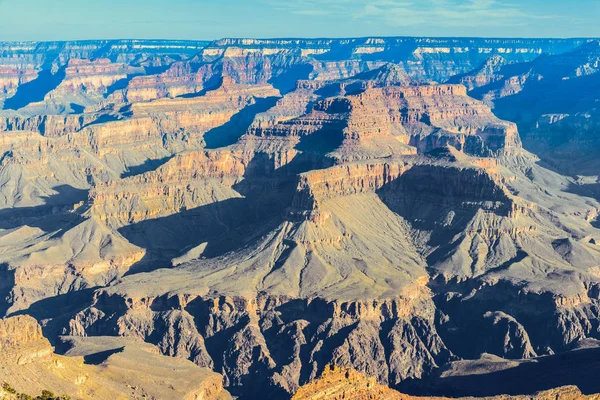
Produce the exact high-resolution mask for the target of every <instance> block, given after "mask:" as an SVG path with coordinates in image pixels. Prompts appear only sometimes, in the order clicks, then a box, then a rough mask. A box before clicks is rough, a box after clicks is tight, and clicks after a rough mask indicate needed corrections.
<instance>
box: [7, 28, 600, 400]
mask: <svg viewBox="0 0 600 400" xmlns="http://www.w3.org/2000/svg"><path fill="white" fill-rule="evenodd" d="M0 47H1V49H2V52H0V54H2V56H1V57H0V71H6V73H5V74H0V76H1V78H0V96H1V100H0V101H2V110H0V130H1V131H2V132H0V314H1V315H3V316H4V315H6V316H12V315H13V314H23V315H30V316H31V317H35V319H37V320H39V321H40V322H41V324H42V325H41V326H42V329H43V334H44V335H45V336H46V337H47V339H48V340H49V343H52V344H53V345H54V344H56V345H57V348H58V347H60V346H59V344H60V342H59V337H60V336H64V335H67V336H68V337H69V339H68V340H67V341H68V342H69V343H71V344H72V345H73V346H75V348H76V349H77V347H78V346H79V350H73V351H71V352H70V353H69V351H70V350H69V351H67V350H64V352H67V356H69V354H70V356H71V357H75V356H84V357H86V356H88V355H91V354H96V353H98V352H101V351H100V350H99V349H100V348H102V349H104V350H103V351H105V350H106V351H107V350H114V349H115V348H121V347H123V346H122V345H119V346H117V345H116V344H115V342H113V341H114V340H129V341H134V342H137V343H138V345H140V343H141V344H142V346H146V347H144V348H151V349H153V350H152V351H151V352H154V353H159V354H154V355H153V356H152V357H159V358H160V357H166V356H169V357H170V358H167V359H168V360H170V362H173V363H176V364H173V365H174V366H173V367H172V368H175V369H176V370H177V368H181V370H182V371H188V372H189V373H190V375H189V377H190V379H189V380H186V381H185V382H184V384H182V385H183V386H181V390H179V388H178V387H177V385H174V386H173V387H175V388H176V389H177V390H176V389H173V390H175V391H176V392H177V394H173V393H171V392H169V393H168V394H165V393H166V392H161V390H162V389H161V388H163V389H164V388H165V387H167V388H168V387H170V386H169V385H172V384H171V383H170V381H169V382H166V381H165V382H166V383H165V384H164V385H162V384H161V385H158V386H151V388H150V389H148V390H149V391H151V392H152V393H155V394H154V396H158V397H157V398H161V397H160V396H167V395H170V396H175V397H168V398H178V397H177V396H181V397H182V398H219V397H211V396H221V395H222V394H221V392H222V389H223V388H222V385H224V386H225V388H226V389H227V390H229V391H230V392H231V394H232V395H234V396H240V397H241V398H263V397H264V398H267V397H268V398H273V399H279V398H281V399H287V398H290V397H291V396H293V395H294V393H296V396H305V397H297V398H315V397H314V396H317V395H319V393H328V394H331V396H338V394H339V392H340V390H341V391H342V393H343V392H344V391H347V390H346V389H345V388H352V390H354V389H357V390H358V391H357V393H359V394H358V395H357V396H358V397H356V398H357V399H362V398H373V397H368V396H370V395H371V394H373V393H378V394H377V395H383V396H392V397H386V398H394V397H393V396H400V397H398V398H410V397H406V396H408V395H406V396H405V395H404V394H400V392H403V393H404V392H405V393H410V394H414V395H421V394H432V393H433V394H436V395H439V396H442V397H443V396H448V397H456V396H458V395H460V396H470V395H477V396H496V395H502V394H507V393H508V394H515V395H533V394H534V393H536V392H540V391H542V394H540V395H538V396H542V397H539V398H540V399H541V398H547V397H543V396H553V395H555V394H556V395H560V396H563V393H565V394H564V396H567V397H564V398H576V395H578V394H580V393H585V394H589V393H593V392H600V388H596V387H595V386H594V384H593V382H595V381H596V380H594V379H588V375H586V374H583V375H581V376H578V377H574V376H573V375H572V374H571V375H570V374H563V373H562V372H560V371H563V370H561V369H560V368H558V367H557V365H559V364H560V360H562V359H563V358H562V357H567V358H568V360H575V361H573V362H578V363H580V364H581V365H589V362H590V361H589V360H590V359H593V356H594V354H595V353H594V351H595V350H594V349H593V347H594V346H595V340H596V339H600V335H599V333H598V329H597V327H598V325H599V324H600V321H599V319H598V315H599V311H598V310H599V309H598V306H599V303H598V301H599V296H600V290H599V288H600V285H599V284H600V272H599V271H600V269H599V268H600V249H598V248H597V244H596V243H597V241H598V240H600V231H598V230H597V223H596V220H597V217H598V210H600V204H599V203H598V201H597V200H596V197H597V190H596V189H597V188H596V184H597V179H596V178H597V175H598V172H597V170H594V168H595V167H594V165H595V164H594V163H592V162H590V163H585V162H579V163H577V165H575V163H573V166H572V167H573V168H576V167H577V168H580V167H585V169H584V170H585V174H583V172H582V173H581V174H580V176H576V177H573V176H572V174H566V172H564V171H566V169H564V168H563V167H564V166H565V165H566V162H564V160H565V159H566V158H568V157H572V158H577V157H584V156H585V157H587V158H585V157H584V158H585V159H589V160H591V159H593V154H595V153H594V151H595V150H594V147H593V145H594V143H595V142H594V134H593V132H594V131H593V128H594V126H596V125H595V124H596V122H595V121H596V114H597V113H596V112H595V109H594V108H593V104H594V101H595V97H594V96H595V93H596V92H594V88H595V86H594V84H595V82H596V80H597V69H598V65H597V64H598V62H597V57H596V52H597V43H596V42H594V41H584V40H541V39H540V40H537V39H536V40H534V39H531V40H529V39H528V40H525V39H523V40H512V39H511V40H508V39H427V38H371V39H369V38H367V39H323V40H312V39H293V40H292V39H289V40H259V39H223V40H218V41H215V42H212V43H202V42H172V41H147V42H146V41H108V42H67V43H54V44H50V43H43V44H34V43H12V44H1V45H0ZM575 89H578V90H577V91H575ZM567 95H572V96H575V97H576V98H577V102H575V103H573V102H570V100H569V101H567V100H565V99H568V97H566V96H567ZM524 132H525V134H523V133H524ZM522 136H523V138H524V140H523V143H524V146H525V148H524V147H523V144H522V140H521V137H522ZM537 149H540V151H539V156H540V157H542V160H541V161H540V158H539V157H538V155H536V154H533V153H531V152H529V151H528V150H532V151H536V150H537ZM588 153H589V155H588ZM561 157H562V158H561ZM577 159H578V158H577ZM560 160H563V162H562V164H561V163H560V162H559V161H560ZM551 161H552V162H554V164H552V165H553V168H550V169H549V168H547V163H548V162H551ZM559 167H560V168H559ZM584 170H578V171H584ZM563 173H565V174H566V175H565V174H563ZM16 318H27V317H25V316H19V317H16ZM30 320H31V318H30ZM7 321H8V320H7ZM23 321H26V320H23ZM17 322H19V323H21V322H22V321H21V320H18V321H17ZM30 322H31V321H30ZM11 323H12V322H11ZM26 325H27V324H26ZM2 326H3V325H0V342H1V343H2V345H4V342H3V341H2V340H4V339H2V337H3V336H2V335H3V333H2V332H3V331H2V328H1V327H2ZM7 326H8V325H7ZM27 326H29V325H27ZM31 326H32V327H31V328H29V327H25V326H24V327H23V328H22V330H23V332H25V333H26V334H24V337H29V336H32V337H33V336H35V335H38V336H39V335H41V333H42V331H41V330H40V329H39V327H38V326H37V325H36V324H33V325H31ZM19 329H21V328H19ZM19 329H13V328H10V329H9V328H6V329H5V331H6V332H8V333H7V334H6V335H8V336H11V337H12V336H14V335H15V334H18V330H19ZM9 331H10V332H9ZM36 337H37V336H36ZM95 337H103V338H95ZM104 337H112V338H104ZM116 337H118V338H116ZM7 340H8V339H7ZM10 340H13V339H10ZM36 340H37V339H36ZM88 340H91V341H92V342H93V343H92V342H89V341H88ZM94 340H95V342H94ZM39 341H40V343H42V342H43V344H44V346H45V347H44V346H42V347H43V348H42V347H40V348H42V350H43V351H42V353H43V352H44V351H46V350H48V349H49V347H48V346H49V343H48V341H47V340H46V339H43V338H42V337H41V336H39ZM144 342H146V345H144V344H143V343H144ZM36 343H37V342H36ZM115 346H116V347H115ZM129 346H130V347H129V350H128V348H127V346H125V350H124V351H123V352H121V353H119V354H120V355H119V356H117V355H116V354H115V355H111V357H109V361H110V360H112V362H113V363H116V364H112V366H113V367H112V368H114V369H115V370H116V369H117V368H121V367H122V366H123V365H124V364H123V363H125V364H126V363H127V362H128V359H129V358H130V357H131V358H132V359H135V362H134V364H132V365H133V367H131V365H130V366H129V367H131V368H133V369H136V368H142V371H147V372H148V373H149V374H151V375H152V376H160V375H161V374H163V372H164V371H162V370H161V371H162V372H161V371H158V370H154V369H152V368H153V367H152V366H149V365H148V364H149V363H165V365H167V366H168V368H171V366H170V365H171V364H168V363H167V362H166V361H164V360H165V358H162V359H161V360H163V361H157V359H155V358H152V357H150V356H149V355H147V354H150V353H148V352H147V351H146V350H143V349H140V348H138V347H136V346H133V345H129ZM132 346H133V347H132ZM92 347H93V348H94V349H96V350H97V351H96V350H94V352H91V351H92V350H90V348H92ZM576 348H577V349H580V351H577V352H575V351H573V352H571V350H573V349H576ZM590 348H591V349H590ZM82 349H83V350H82ZM59 350H60V349H59ZM61 351H63V350H61ZM140 352H141V353H140ZM144 352H145V353H144ZM33 353H35V354H38V353H36V352H33ZM46 353H48V357H50V359H49V360H50V361H48V360H46V361H44V362H54V361H52V360H54V358H52V357H57V356H55V355H53V354H52V351H51V348H50V350H49V351H46ZM40 354H41V353H40ZM44 354H45V353H44ZM41 355H43V354H41ZM571 357H573V358H571ZM42 358H43V357H42ZM67 359H69V358H67ZM173 360H174V361H173ZM532 360H534V361H532ZM184 361H185V363H184V364H185V365H184V364H177V363H179V362H184ZM61 362H63V361H61ZM64 362H71V361H64ZM194 364H195V365H194ZM44 365H45V364H44ZM329 365H335V366H338V367H339V368H343V369H334V370H330V369H328V366H329ZM129 367H128V368H129ZM131 368H130V369H131ZM144 368H149V369H148V370H146V369H144ZM165 368H167V367H165ZM168 368H167V369H168ZM209 368H210V369H212V370H213V371H214V372H217V373H218V374H221V375H217V374H214V373H210V372H208V370H207V369H209ZM351 369H353V370H356V371H357V372H354V371H352V370H351ZM105 370H106V371H109V372H107V374H108V375H109V376H105V377H104V378H106V379H109V378H110V379H114V376H113V375H111V373H112V372H110V371H112V370H111V368H110V365H109V368H108V369H106V368H105ZM588 370H589V371H590V374H591V373H593V372H594V369H593V365H590V366H589V368H588V369H586V371H588ZM165 371H166V370H165ZM548 371H558V372H556V373H555V374H554V375H552V377H553V378H552V379H553V380H555V382H552V383H551V386H548V383H544V382H541V381H540V380H539V379H534V378H535V377H536V376H542V377H543V376H547V375H546V374H547V373H550V372H548ZM525 372H526V373H525ZM563 372H564V371H563ZM90 373H91V372H90ZM94 373H96V372H94ZM164 373H166V372H164ZM185 373H187V372H185ZM18 374H19V372H18V371H17V372H15V374H14V375H12V376H13V377H14V379H17V377H18V376H19V375H18ZM196 374H197V375H196ZM493 374H500V376H501V377H505V376H506V379H505V381H510V382H513V383H511V386H506V387H502V386H498V385H493V384H491V383H489V382H488V383H485V382H487V381H485V379H493V377H494V376H497V375H493ZM167 375H168V374H167ZM61 376H62V375H61ZM65 376H66V375H65ZM135 376H137V375H132V378H131V379H133V380H134V381H135V379H137V378H135ZM169 376H171V375H169ZM364 376H366V377H368V378H365V377H364ZM195 377H199V378H198V379H195ZM319 377H322V378H320V380H317V381H316V382H315V383H314V384H311V383H310V382H311V381H313V380H315V379H319ZM519 377H521V378H519ZM104 378H102V379H104ZM134 378H135V379H134ZM192 378H194V379H192ZM48 379H50V378H48ZM61 379H62V378H61ZM68 379H71V378H70V375H69V378H68ZM98 379H100V378H98ZM169 379H171V378H169ZM50 380H51V379H50ZM50 380H49V381H48V382H50ZM221 381H222V384H221ZM346 381H347V382H346ZM18 382H21V381H15V385H18V384H19V383H18ZM103 382H105V381H103ZM106 382H108V380H107V381H106ZM132 382H133V381H128V380H126V381H122V380H119V381H118V383H114V384H108V383H107V385H109V386H110V388H111V389H110V390H108V389H107V390H108V391H107V392H106V393H104V392H103V393H104V394H103V396H104V395H106V396H108V397H111V398H115V396H117V394H118V393H121V390H122V387H123V386H122V385H125V386H127V385H133V386H135V385H136V384H134V383H132ZM194 382H199V384H200V383H202V382H208V383H207V384H206V385H204V386H202V385H200V386H197V385H195V384H194ZM465 382H466V383H465ZM472 382H473V383H472ZM477 382H479V383H477ZM481 382H484V383H481ZM307 384H308V386H305V385H307ZM111 385H113V386H111ZM115 385H116V386H115ZM119 385H121V386H119ZM347 385H349V386H347ZM569 385H578V386H579V388H580V389H581V392H579V391H577V389H574V388H569V387H567V388H565V389H557V391H556V392H554V391H552V390H553V388H555V387H562V386H569ZM90 387H91V386H90ZM140 387H142V388H145V386H140ZM301 387H302V389H299V388H301ZM388 387H389V388H392V389H394V390H395V389H398V390H400V392H394V391H393V390H392V389H388ZM42 389H43V388H40V390H42ZM67 389H68V390H67ZM359 389H360V390H359ZM363 389H364V390H366V392H364V395H363V394H361V393H363ZM548 389H552V390H551V391H550V392H547V393H546V392H543V391H544V390H548ZM70 390H71V389H69V388H68V387H67V386H65V392H68V393H72V392H71V391H70ZM90 390H92V389H90ZM140 390H141V389H140ZM144 390H146V389H144ZM169 390H171V389H169ZM348 390H349V389H348ZM503 390H504V391H503ZM86 393H88V392H86ZM140 393H141V394H140ZM200 393H203V394H200ZM223 393H224V392H223ZM548 393H549V394H548ZM134 394H135V395H139V396H141V395H142V394H143V393H142V392H139V393H138V392H135V393H134ZM129 395H132V394H129ZM188 395H189V396H192V397H185V396H188ZM226 395H227V394H223V396H226ZM132 396H133V395H132ZM193 396H196V397H193ZM198 396H205V397H198ZM261 396H262V397H261ZM265 396H266V397H265ZM306 396H308V397H306ZM311 396H313V397H311ZM360 396H363V397H360ZM364 396H367V397H364ZM402 396H404V397H402ZM568 396H575V397H568ZM84 397H85V396H84ZM134 397H135V396H134ZM163 398H164V397H163ZM332 398H335V397H332ZM490 398H493V397H490ZM500 398H502V397H500ZM534 398H535V397H534ZM561 398H563V397H561Z"/></svg>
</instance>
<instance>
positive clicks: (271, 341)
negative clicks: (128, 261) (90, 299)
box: [68, 293, 451, 396]
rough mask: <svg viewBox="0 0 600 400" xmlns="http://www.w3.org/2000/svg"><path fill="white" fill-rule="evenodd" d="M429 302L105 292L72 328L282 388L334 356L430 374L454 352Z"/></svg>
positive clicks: (242, 382) (348, 362) (233, 385)
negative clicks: (137, 342) (135, 341)
mask: <svg viewBox="0 0 600 400" xmlns="http://www.w3.org/2000/svg"><path fill="white" fill-rule="evenodd" d="M427 304H428V303H427V300H426V298H422V297H421V298H420V297H418V296H417V297H416V298H414V299H412V300H411V299H409V298H405V299H403V298H398V299H390V300H386V301H372V302H371V301H369V302H365V301H352V302H341V301H330V302H326V301H323V300H321V299H307V300H293V299H289V298H285V297H279V298H278V297H272V296H266V297H258V298H254V299H245V298H241V297H237V298H231V297H219V298H210V297H200V296H195V295H191V294H188V293H181V294H170V295H163V296H159V297H146V296H144V297H129V296H127V297H122V295H121V294H117V293H112V294H111V293H100V294H98V296H97V298H96V300H95V304H94V306H93V307H92V308H90V309H88V310H86V311H84V312H82V313H80V314H79V315H78V316H76V318H75V319H73V320H72V321H71V322H70V325H69V328H68V333H69V334H76V335H81V334H84V333H87V334H94V332H109V331H110V332H113V333H114V334H117V335H123V336H134V337H138V338H141V339H144V340H146V341H150V342H153V343H155V344H156V345H158V346H159V348H161V350H162V352H163V353H164V354H169V355H172V356H177V357H183V358H189V359H190V360H193V361H194V362H196V363H197V364H198V365H203V366H210V367H212V368H213V369H215V370H217V371H222V372H223V374H224V376H225V381H226V382H227V386H228V387H229V389H230V390H231V391H232V393H234V394H235V393H238V392H239V391H243V392H244V393H262V394H267V393H272V394H273V395H277V396H280V395H282V394H283V393H293V392H294V391H295V390H296V389H297V388H298V387H299V385H301V384H303V383H305V382H307V381H308V380H310V379H313V378H315V377H316V376H317V375H318V374H319V373H320V372H321V371H323V369H324V368H325V367H326V365H327V364H329V363H335V364H338V365H344V366H352V367H354V368H357V369H358V370H360V371H362V372H364V373H367V374H369V375H375V376H377V377H378V379H379V381H382V382H393V383H397V382H399V381H401V380H403V379H406V378H415V377H423V376H426V375H427V374H428V373H430V372H431V371H432V369H433V368H435V366H436V365H441V364H443V363H444V362H445V361H447V360H448V359H450V357H451V353H450V352H449V351H448V350H447V349H446V348H445V347H444V345H443V344H442V343H441V341H440V339H439V337H438V336H437V334H436V333H435V327H434V326H433V323H432V315H431V314H430V313H431V311H432V310H431V309H430V308H427V307H430V305H429V306H428V305H427ZM419 313H420V314H421V315H423V316H422V317H417V316H416V315H418V314H419ZM406 351H408V352H409V353H410V354H412V356H407V353H406Z"/></svg>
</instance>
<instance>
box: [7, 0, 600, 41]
mask: <svg viewBox="0 0 600 400" xmlns="http://www.w3.org/2000/svg"><path fill="white" fill-rule="evenodd" d="M599 20H600V0H212V1H208V0H0V41H2V40H61V39H97V38H106V39H110V38H169V39H215V38H221V37H357V36H487V37H600V25H599V23H598V21H599Z"/></svg>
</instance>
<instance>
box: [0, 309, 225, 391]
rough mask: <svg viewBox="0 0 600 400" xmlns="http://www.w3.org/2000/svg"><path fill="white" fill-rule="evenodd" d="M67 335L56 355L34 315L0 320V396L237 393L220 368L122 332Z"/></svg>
mask: <svg viewBox="0 0 600 400" xmlns="http://www.w3.org/2000/svg"><path fill="white" fill-rule="evenodd" d="M63 340H64V341H65V342H66V343H65V344H63V347H68V348H69V350H68V352H67V355H66V356H60V355H56V354H54V353H53V350H54V349H53V348H52V346H51V345H50V343H49V342H48V340H47V339H46V338H45V337H44V336H43V335H42V329H41V327H40V326H39V325H38V323H37V322H36V321H35V320H34V319H33V318H31V317H29V316H19V317H11V318H7V319H4V320H0V351H1V352H2V357H1V359H0V381H2V382H3V383H4V384H5V385H4V387H3V389H0V397H2V398H5V399H11V398H12V397H11V393H10V391H15V392H18V393H25V394H29V395H37V394H39V393H41V392H42V391H43V390H49V391H51V392H53V393H56V394H57V395H68V396H72V397H74V398H81V399H125V398H128V399H145V398H156V399H159V398H161V399H162V398H169V399H191V398H194V399H207V400H208V399H219V400H221V399H222V400H225V399H229V398H231V397H230V396H229V395H228V393H227V392H226V391H225V390H224V389H223V386H222V383H221V378H220V376H219V375H218V374H216V373H213V372H211V371H209V370H207V369H202V368H199V367H197V366H196V365H194V364H193V363H191V362H189V361H186V360H180V359H175V358H169V357H165V356H162V355H159V353H158V351H157V350H156V349H155V348H153V347H152V346H149V345H146V344H143V343H137V342H135V341H131V340H123V339H118V338H93V339H89V340H88V339H83V338H72V339H71V338H65V339H63ZM7 388H10V389H11V390H10V391H7V390H6V389H7Z"/></svg>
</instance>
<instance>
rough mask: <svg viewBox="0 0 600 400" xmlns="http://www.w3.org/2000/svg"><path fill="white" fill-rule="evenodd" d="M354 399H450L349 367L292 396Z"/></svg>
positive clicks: (561, 391)
mask: <svg viewBox="0 0 600 400" xmlns="http://www.w3.org/2000/svg"><path fill="white" fill-rule="evenodd" d="M324 398H327V399H333V400H338V399H340V400H341V399H351V400H384V399H397V400H448V399H447V398H444V397H429V396H428V397H421V396H419V397H414V396H409V395H406V394H402V393H400V392H397V391H395V390H392V389H390V388H388V387H385V386H383V385H380V384H378V383H377V382H376V381H375V379H373V378H367V377H366V376H364V375H362V374H360V373H358V372H356V371H354V370H352V369H346V368H339V367H336V366H334V367H328V368H327V369H325V371H324V372H323V375H322V376H321V377H320V378H318V379H316V380H315V381H313V382H311V383H309V384H307V385H304V386H302V387H301V388H300V389H299V390H298V391H297V392H296V394H294V396H293V397H292V400H317V399H324ZM598 398H600V395H596V394H593V395H584V394H583V393H581V391H580V390H579V389H578V388H577V387H574V386H573V387H561V388H557V389H551V390H546V391H542V392H539V393H535V394H531V395H523V396H518V395H517V396H504V395H500V396H488V397H477V399H481V400H551V399H552V400H553V399H556V400H576V399H577V400H579V399H588V400H593V399H598ZM461 399H463V400H469V399H472V400H474V399H475V398H474V397H468V398H467V397H461Z"/></svg>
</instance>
